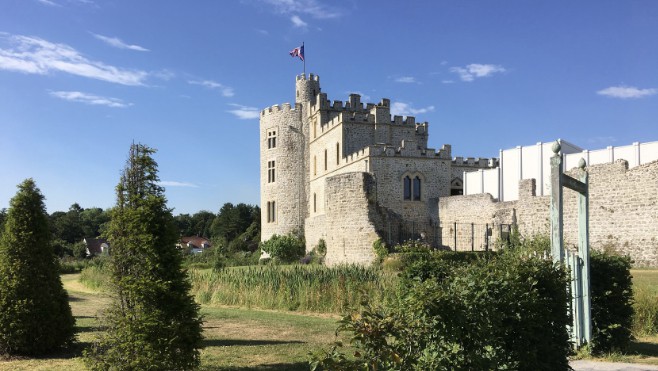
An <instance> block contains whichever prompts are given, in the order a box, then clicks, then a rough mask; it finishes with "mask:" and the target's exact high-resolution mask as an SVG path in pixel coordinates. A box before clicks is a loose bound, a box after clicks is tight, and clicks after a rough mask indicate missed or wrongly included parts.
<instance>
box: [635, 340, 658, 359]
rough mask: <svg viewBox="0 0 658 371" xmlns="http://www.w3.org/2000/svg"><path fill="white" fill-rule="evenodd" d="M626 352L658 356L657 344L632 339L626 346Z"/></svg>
mask: <svg viewBox="0 0 658 371" xmlns="http://www.w3.org/2000/svg"><path fill="white" fill-rule="evenodd" d="M628 354H632V355H638V356H644V357H658V344H656V343H649V342H644V341H633V342H631V345H630V346H629V347H628Z"/></svg>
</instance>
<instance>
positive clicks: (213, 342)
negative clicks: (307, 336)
mask: <svg viewBox="0 0 658 371" xmlns="http://www.w3.org/2000/svg"><path fill="white" fill-rule="evenodd" d="M279 344H304V342H303V341H297V340H289V341H282V340H242V339H205V340H203V346H204V347H230V346H259V345H279Z"/></svg>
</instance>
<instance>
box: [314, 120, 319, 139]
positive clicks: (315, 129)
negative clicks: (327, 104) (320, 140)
mask: <svg viewBox="0 0 658 371" xmlns="http://www.w3.org/2000/svg"><path fill="white" fill-rule="evenodd" d="M317 137H318V122H317V121H316V122H315V124H314V125H313V138H317Z"/></svg>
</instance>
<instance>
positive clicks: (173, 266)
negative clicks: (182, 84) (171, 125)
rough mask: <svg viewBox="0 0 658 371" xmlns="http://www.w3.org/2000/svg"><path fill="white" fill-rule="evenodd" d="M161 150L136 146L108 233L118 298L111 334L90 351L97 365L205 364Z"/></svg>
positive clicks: (99, 367)
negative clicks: (158, 156) (162, 177)
mask: <svg viewBox="0 0 658 371" xmlns="http://www.w3.org/2000/svg"><path fill="white" fill-rule="evenodd" d="M153 153H155V150H153V149H151V148H149V147H147V146H144V145H142V144H133V145H132V146H131V148H130V155H129V158H128V161H127V164H126V167H125V169H124V171H123V174H122V176H121V180H120V182H119V185H118V186H117V204H116V206H115V207H114V208H113V209H112V210H111V220H110V223H109V225H108V229H107V235H106V237H107V238H108V240H109V241H110V244H111V250H110V256H111V264H110V265H111V270H112V272H111V274H112V286H113V287H114V290H115V292H114V294H115V295H114V296H115V300H114V302H113V304H112V305H111V307H110V308H109V309H108V311H107V316H106V318H105V327H106V330H107V331H106V334H105V335H102V336H101V337H100V338H99V339H97V341H96V342H94V344H93V345H92V348H91V349H90V351H88V352H87V353H86V356H87V357H86V359H87V365H88V366H89V367H90V368H91V369H95V370H109V369H112V370H189V369H193V368H195V367H197V366H198V364H199V350H198V349H199V348H200V346H201V340H202V337H201V318H200V316H199V307H198V305H197V304H196V303H195V302H194V299H193V298H192V296H190V295H189V289H190V283H189V281H188V280H187V275H186V273H185V271H183V270H182V269H181V259H182V258H181V254H180V252H178V251H177V250H176V247H175V244H176V242H177V240H178V233H177V229H176V227H175V224H174V219H173V216H172V214H171V209H169V208H167V205H166V199H165V196H164V189H163V188H162V187H160V186H159V185H158V175H157V164H156V162H155V161H154V160H153V158H152V156H151V155H152V154H153Z"/></svg>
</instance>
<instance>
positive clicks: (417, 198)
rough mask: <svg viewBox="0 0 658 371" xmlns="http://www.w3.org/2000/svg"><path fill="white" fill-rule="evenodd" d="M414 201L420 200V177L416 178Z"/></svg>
mask: <svg viewBox="0 0 658 371" xmlns="http://www.w3.org/2000/svg"><path fill="white" fill-rule="evenodd" d="M414 201H420V177H418V176H417V177H415V178H414Z"/></svg>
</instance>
